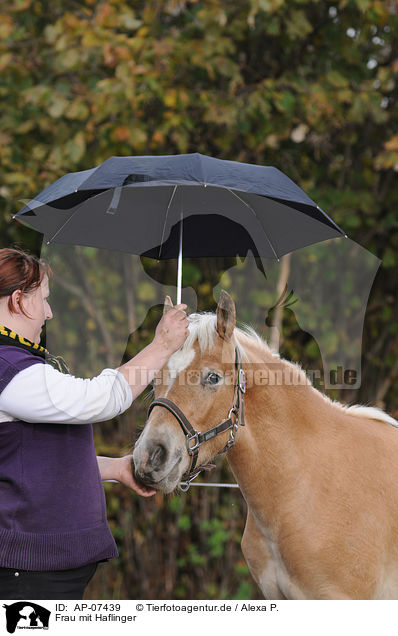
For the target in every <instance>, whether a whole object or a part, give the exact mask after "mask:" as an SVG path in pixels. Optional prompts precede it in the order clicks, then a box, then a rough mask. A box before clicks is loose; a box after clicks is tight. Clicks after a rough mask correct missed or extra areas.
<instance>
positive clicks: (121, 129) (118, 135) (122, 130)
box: [112, 126, 130, 141]
mask: <svg viewBox="0 0 398 636" xmlns="http://www.w3.org/2000/svg"><path fill="white" fill-rule="evenodd" d="M112 137H113V138H114V139H115V140H116V141H127V140H128V139H130V130H129V128H128V127H127V126H118V127H117V128H115V129H114V131H113V133H112Z"/></svg>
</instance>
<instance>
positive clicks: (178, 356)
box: [165, 347, 195, 397]
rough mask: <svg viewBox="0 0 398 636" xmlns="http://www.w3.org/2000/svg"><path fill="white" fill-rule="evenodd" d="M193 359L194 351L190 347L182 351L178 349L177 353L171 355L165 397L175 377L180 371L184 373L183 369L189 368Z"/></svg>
mask: <svg viewBox="0 0 398 636" xmlns="http://www.w3.org/2000/svg"><path fill="white" fill-rule="evenodd" d="M194 357H195V349H194V348H193V347H190V348H188V347H186V348H185V347H184V348H183V349H180V350H179V351H176V352H175V353H173V355H172V356H171V358H170V360H169V362H168V365H167V366H168V369H169V372H170V377H169V386H168V387H167V391H166V393H165V397H167V395H168V393H169V391H170V389H171V387H172V386H173V384H174V382H175V380H176V378H177V376H178V375H179V374H180V373H181V372H182V371H184V370H185V369H187V368H188V367H189V365H190V364H191V362H192V360H193V359H194Z"/></svg>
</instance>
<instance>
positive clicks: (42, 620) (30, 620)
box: [3, 601, 51, 634]
mask: <svg viewBox="0 0 398 636" xmlns="http://www.w3.org/2000/svg"><path fill="white" fill-rule="evenodd" d="M3 607H5V610H6V619H7V631H8V633H9V634H13V633H14V632H15V630H16V629H48V621H49V619H50V614H51V612H50V611H49V610H48V609H46V608H45V607H42V606H41V605H37V604H36V603H31V602H30V601H20V602H19V603H12V605H3Z"/></svg>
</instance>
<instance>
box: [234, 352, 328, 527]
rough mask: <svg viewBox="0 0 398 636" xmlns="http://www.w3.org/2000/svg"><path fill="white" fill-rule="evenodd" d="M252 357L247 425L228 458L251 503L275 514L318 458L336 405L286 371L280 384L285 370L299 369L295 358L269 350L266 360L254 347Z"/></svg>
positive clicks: (265, 512) (270, 513)
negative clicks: (287, 358) (288, 378)
mask: <svg viewBox="0 0 398 636" xmlns="http://www.w3.org/2000/svg"><path fill="white" fill-rule="evenodd" d="M249 357H250V358H251V360H252V362H253V361H255V363H254V365H253V364H252V365H251V364H250V363H249V364H248V365H247V371H248V375H249V374H250V373H251V372H253V380H250V383H249V388H248V390H247V393H246V396H245V411H246V426H245V427H241V429H240V430H239V431H238V435H237V439H236V443H235V446H234V447H233V448H232V449H231V450H230V451H229V453H228V461H229V464H230V466H231V468H232V471H233V473H234V475H235V477H236V479H237V481H238V483H239V485H240V487H241V490H242V493H243V495H244V497H245V499H246V501H247V503H248V505H250V507H251V508H253V507H255V506H256V502H260V504H259V505H261V509H262V512H263V513H264V515H265V516H267V517H269V518H272V517H273V516H274V515H275V506H278V501H279V500H280V498H281V497H283V498H284V499H286V493H287V494H288V496H289V494H290V493H291V492H292V491H293V489H294V490H297V483H298V482H299V481H300V479H301V480H305V478H306V470H308V469H309V470H311V464H312V463H314V462H316V461H317V451H316V448H317V446H318V444H319V440H320V439H321V438H322V437H323V436H324V433H325V426H324V421H325V417H326V418H327V419H328V418H329V417H330V414H329V409H330V408H331V406H330V405H328V404H327V402H326V401H325V400H324V399H323V398H322V396H321V395H320V394H319V393H318V392H317V391H315V390H314V389H313V387H312V386H311V385H304V386H303V385H300V386H297V384H296V385H294V384H293V385H286V384H285V383H284V381H285V380H286V376H283V377H282V380H283V381H282V384H278V382H279V381H280V372H281V371H283V370H286V372H289V370H293V371H294V366H293V365H291V364H290V363H287V362H285V361H279V360H278V359H277V358H275V359H272V356H271V354H269V356H268V357H267V359H266V360H265V362H264V360H263V365H261V362H260V361H259V360H260V359H259V358H258V356H257V358H256V356H255V355H254V356H253V355H250V352H249ZM250 367H252V368H251V369H250ZM273 367H276V368H273ZM253 368H254V369H255V371H253ZM256 372H257V377H256V376H255V373H256ZM274 374H276V375H274ZM264 378H265V382H264ZM262 380H263V382H262Z"/></svg>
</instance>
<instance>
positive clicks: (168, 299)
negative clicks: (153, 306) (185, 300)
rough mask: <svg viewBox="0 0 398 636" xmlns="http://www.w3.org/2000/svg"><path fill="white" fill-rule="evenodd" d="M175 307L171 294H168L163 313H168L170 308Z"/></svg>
mask: <svg viewBox="0 0 398 636" xmlns="http://www.w3.org/2000/svg"><path fill="white" fill-rule="evenodd" d="M173 307H174V305H173V301H172V300H171V298H170V296H166V298H165V299H164V305H163V315H164V314H167V312H168V311H169V309H172V308H173Z"/></svg>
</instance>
